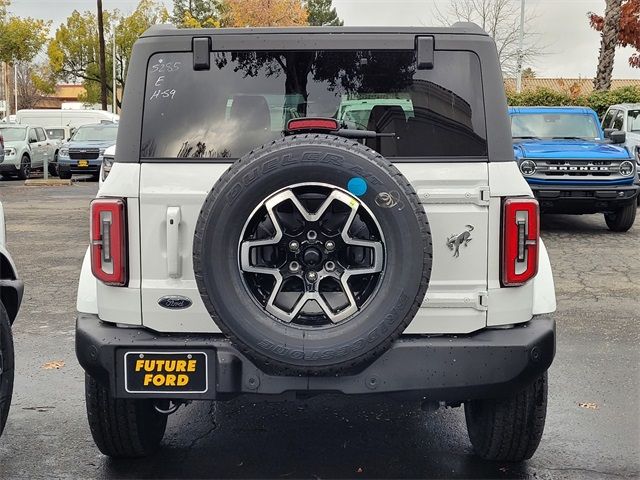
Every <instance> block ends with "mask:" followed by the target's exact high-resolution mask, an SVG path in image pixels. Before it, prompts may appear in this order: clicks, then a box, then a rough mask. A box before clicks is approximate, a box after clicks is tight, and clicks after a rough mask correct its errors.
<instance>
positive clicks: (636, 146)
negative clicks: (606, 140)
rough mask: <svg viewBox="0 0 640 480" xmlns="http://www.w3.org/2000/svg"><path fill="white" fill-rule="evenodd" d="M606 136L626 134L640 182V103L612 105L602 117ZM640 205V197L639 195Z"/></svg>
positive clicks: (627, 144)
mask: <svg viewBox="0 0 640 480" xmlns="http://www.w3.org/2000/svg"><path fill="white" fill-rule="evenodd" d="M602 128H603V129H604V132H605V135H607V134H608V132H610V131H613V130H620V131H622V132H625V133H626V141H625V145H626V147H627V148H628V149H629V151H630V152H631V154H632V155H633V156H634V157H635V159H636V171H637V172H638V181H639V182H640V103H621V104H618V105H611V106H610V107H609V109H608V110H607V112H606V113H605V114H604V116H603V117H602ZM638 204H639V205H640V195H638Z"/></svg>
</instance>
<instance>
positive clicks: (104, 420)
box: [76, 24, 555, 461]
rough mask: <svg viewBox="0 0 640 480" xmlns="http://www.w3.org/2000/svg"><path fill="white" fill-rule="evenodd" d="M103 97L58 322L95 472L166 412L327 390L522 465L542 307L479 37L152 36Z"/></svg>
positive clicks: (287, 32) (543, 290)
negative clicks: (382, 405) (109, 98)
mask: <svg viewBox="0 0 640 480" xmlns="http://www.w3.org/2000/svg"><path fill="white" fill-rule="evenodd" d="M125 98H126V102H125V104H124V109H123V112H122V116H121V122H120V129H119V132H118V138H117V149H116V154H115V161H114V163H113V165H112V166H111V168H110V172H109V174H108V177H107V178H106V180H105V181H104V183H103V184H102V186H101V188H100V190H99V193H98V198H96V199H95V200H94V201H93V202H92V203H91V239H90V246H89V250H88V252H87V255H86V257H85V261H84V264H83V267H82V273H81V276H80V284H79V289H78V302H77V308H78V318H77V333H76V351H77V356H78V359H79V361H80V364H81V365H82V367H83V368H84V369H85V371H86V403H87V411H88V417H89V425H90V428H91V432H92V434H93V438H94V440H95V442H96V444H97V446H98V448H99V449H100V450H101V451H102V452H103V453H104V454H106V455H109V456H113V457H132V456H142V455H147V454H149V453H150V452H152V451H153V450H154V449H156V448H157V447H158V445H159V444H160V442H161V440H162V437H163V434H164V432H165V427H166V419H167V415H168V414H170V413H171V412H173V411H175V409H176V408H178V407H179V406H180V405H181V404H182V403H184V402H188V401H193V400H214V401H224V400H228V399H232V398H235V397H238V396H242V395H251V396H253V397H254V398H263V399H267V398H268V399H274V398H282V399H299V398H308V397H310V396H313V395H320V394H323V393H333V394H335V393H341V394H344V395H348V396H350V397H351V398H353V401H357V399H358V398H359V397H360V396H362V395H389V396H393V395H397V396H402V398H407V397H410V398H415V400H416V406H417V405H419V404H420V403H421V402H422V404H423V406H430V405H450V406H460V405H462V404H464V408H465V413H466V418H467V425H468V430H469V436H470V439H471V442H472V444H473V446H474V448H475V450H476V452H477V453H478V455H480V456H481V457H483V458H487V459H495V460H501V461H520V460H523V459H526V458H529V457H531V455H533V453H534V451H535V450H536V448H537V446H538V443H539V441H540V437H541V435H542V430H543V426H544V420H545V414H546V402H547V373H546V372H547V369H548V368H549V366H550V365H551V362H552V360H553V357H554V353H555V325H554V322H553V320H552V319H551V318H550V317H549V316H548V314H549V313H551V312H553V311H554V310H555V293H554V286H553V279H552V275H551V268H550V265H549V259H548V256H547V253H546V250H545V248H544V245H543V244H542V241H541V240H540V236H539V228H540V226H539V221H538V204H537V202H536V200H535V199H534V198H533V197H532V194H531V190H530V189H529V187H528V185H527V183H526V182H525V181H524V179H523V178H522V176H521V175H520V172H519V171H518V168H517V165H516V164H515V162H514V157H513V148H512V145H511V134H510V128H509V117H508V115H507V105H506V99H505V94H504V89H503V85H502V78H501V74H500V68H499V65H498V59H497V54H496V47H495V44H494V42H493V41H492V39H491V38H490V37H489V36H487V35H486V34H485V33H484V32H483V31H482V30H480V29H479V27H477V26H475V25H471V24H457V25H455V26H453V27H451V28H402V29H397V28H396V29H389V28H342V27H340V28H298V29H211V30H209V29H198V30H188V29H185V30H178V29H175V28H173V27H168V26H157V27H153V28H152V29H150V30H149V31H147V32H146V33H145V34H144V35H143V36H142V38H141V39H140V40H138V41H137V43H136V44H135V47H134V51H133V56H132V60H131V64H130V66H129V71H128V76H127V83H126V90H125Z"/></svg>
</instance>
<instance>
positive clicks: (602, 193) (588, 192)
mask: <svg viewBox="0 0 640 480" xmlns="http://www.w3.org/2000/svg"><path fill="white" fill-rule="evenodd" d="M530 187H531V190H532V191H533V194H534V195H535V197H536V198H537V199H538V202H540V209H541V211H542V212H547V213H607V212H612V211H615V210H618V209H619V208H621V207H624V206H626V205H628V204H630V203H634V202H635V200H636V198H637V197H638V192H640V186H638V185H621V186H610V187H608V186H606V185H605V186H603V185H597V186H593V187H591V186H582V185H580V186H572V185H534V184H532V185H530Z"/></svg>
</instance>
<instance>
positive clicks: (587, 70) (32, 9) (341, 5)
mask: <svg viewBox="0 0 640 480" xmlns="http://www.w3.org/2000/svg"><path fill="white" fill-rule="evenodd" d="M162 1H163V2H164V3H165V4H166V5H167V6H168V7H169V9H170V8H171V5H172V2H171V0H162ZM451 1H454V0H334V1H333V4H334V6H335V7H336V9H337V11H338V14H339V15H340V17H341V18H342V19H343V20H344V23H345V25H385V26H393V25H402V26H404V25H436V24H438V22H437V20H436V18H435V10H436V8H438V9H440V10H441V11H446V9H447V6H448V5H449V4H450V2H451ZM512 1H513V2H514V3H517V4H518V5H519V4H520V2H519V0H512ZM525 2H526V3H525V7H526V11H527V12H528V13H527V14H528V15H532V16H533V17H535V18H534V19H533V20H532V21H531V24H530V25H529V28H530V30H531V32H532V33H535V34H536V35H537V37H538V38H539V39H540V43H542V44H543V45H544V46H545V50H544V55H542V56H540V57H539V58H538V59H537V60H535V61H534V62H532V63H531V64H527V65H525V67H527V66H530V67H532V68H533V69H534V70H535V71H536V74H537V75H538V76H539V77H562V78H570V77H582V78H591V77H593V76H594V74H595V69H596V65H597V61H598V47H599V43H600V35H599V34H598V33H597V32H595V31H594V30H592V29H591V28H589V22H588V19H587V13H588V12H590V11H593V12H596V13H600V14H602V13H603V12H604V7H605V1H604V0H525ZM137 3H138V0H103V4H104V8H105V9H113V8H117V9H118V10H120V11H121V12H122V13H125V14H126V13H130V12H131V11H132V10H133V9H135V6H136V4H137ZM95 5H96V2H95V0H12V5H11V7H10V9H9V11H10V12H11V13H13V14H15V15H20V16H31V17H36V18H44V19H46V20H52V21H53V27H54V29H55V27H57V26H58V25H59V24H60V23H63V22H64V21H65V19H66V17H67V16H68V15H69V14H71V12H72V11H73V10H74V9H77V10H93V9H95ZM632 52H633V50H632V49H631V48H626V49H621V48H619V49H618V50H617V52H616V61H615V67H614V71H613V76H614V78H637V79H640V69H633V68H631V67H629V64H628V61H627V60H628V58H629V56H630V55H631V53H632Z"/></svg>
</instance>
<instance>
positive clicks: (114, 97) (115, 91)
mask: <svg viewBox="0 0 640 480" xmlns="http://www.w3.org/2000/svg"><path fill="white" fill-rule="evenodd" d="M112 42H113V45H112V46H111V49H112V50H113V52H112V58H111V63H112V68H111V70H112V72H111V73H112V77H113V81H112V83H111V85H112V86H113V92H112V93H111V105H112V106H111V113H116V105H117V103H118V98H117V97H118V88H117V87H116V24H115V23H114V24H113V40H112Z"/></svg>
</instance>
